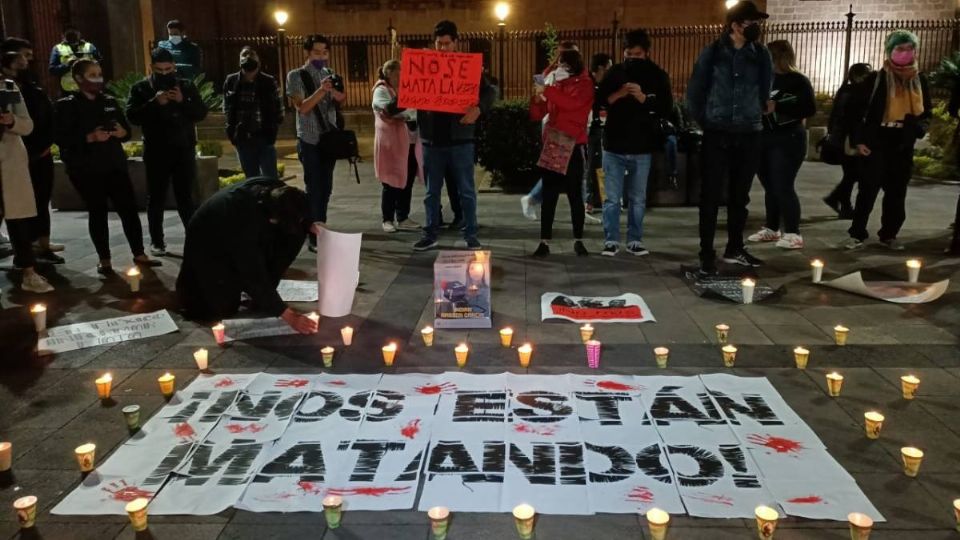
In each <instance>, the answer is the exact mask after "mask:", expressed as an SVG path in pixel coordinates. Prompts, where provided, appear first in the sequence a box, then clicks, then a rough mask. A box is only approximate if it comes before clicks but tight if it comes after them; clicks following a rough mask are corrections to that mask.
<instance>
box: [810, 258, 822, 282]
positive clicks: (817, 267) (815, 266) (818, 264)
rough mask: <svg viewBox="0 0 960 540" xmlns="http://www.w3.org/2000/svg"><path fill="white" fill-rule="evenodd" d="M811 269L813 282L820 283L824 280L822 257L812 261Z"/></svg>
mask: <svg viewBox="0 0 960 540" xmlns="http://www.w3.org/2000/svg"><path fill="white" fill-rule="evenodd" d="M810 271H811V273H812V274H813V282H814V283H820V281H821V280H823V261H821V260H820V259H814V260H812V261H810Z"/></svg>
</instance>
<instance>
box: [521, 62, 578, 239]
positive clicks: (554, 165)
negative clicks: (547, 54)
mask: <svg viewBox="0 0 960 540" xmlns="http://www.w3.org/2000/svg"><path fill="white" fill-rule="evenodd" d="M558 64H559V67H558V68H557V69H556V71H554V72H553V73H554V77H553V80H554V82H553V84H549V85H547V86H545V87H544V88H543V93H542V94H538V95H536V96H534V98H533V103H532V104H531V107H530V114H531V117H532V119H533V120H540V119H542V118H543V117H544V116H547V115H549V117H548V120H547V125H546V127H544V129H543V151H542V153H541V155H540V162H539V164H540V167H541V169H542V170H543V206H542V208H541V215H540V245H539V246H538V247H537V250H536V251H535V252H534V253H533V255H534V256H535V257H546V256H547V255H549V254H550V246H549V243H550V240H551V239H552V238H553V218H554V214H555V213H556V210H557V200H558V199H559V198H560V193H562V192H566V194H567V200H568V201H569V202H570V217H571V220H572V221H573V238H574V243H573V249H574V251H575V252H576V254H577V255H580V256H585V255H586V254H587V249H586V248H585V247H584V245H583V214H584V208H583V187H582V183H583V166H584V145H586V143H587V119H588V117H589V115H590V110H591V109H592V108H593V79H591V78H590V73H588V72H587V70H586V68H585V66H584V64H583V57H582V56H581V55H580V53H579V52H578V51H576V50H565V51H563V52H561V53H560V58H559V61H558Z"/></svg>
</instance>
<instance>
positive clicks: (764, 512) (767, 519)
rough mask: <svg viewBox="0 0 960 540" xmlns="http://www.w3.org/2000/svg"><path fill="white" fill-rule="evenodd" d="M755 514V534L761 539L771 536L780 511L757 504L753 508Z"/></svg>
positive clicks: (775, 527) (775, 528)
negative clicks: (754, 508)
mask: <svg viewBox="0 0 960 540" xmlns="http://www.w3.org/2000/svg"><path fill="white" fill-rule="evenodd" d="M754 515H756V516H757V536H758V537H759V538H761V540H763V539H769V538H773V532H774V531H775V530H777V520H778V519H780V513H779V512H777V511H776V510H774V509H773V508H770V507H769V506H758V507H757V508H756V510H754Z"/></svg>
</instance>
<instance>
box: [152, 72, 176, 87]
mask: <svg viewBox="0 0 960 540" xmlns="http://www.w3.org/2000/svg"><path fill="white" fill-rule="evenodd" d="M176 85H177V76H176V75H175V74H173V73H154V74H153V86H154V87H155V88H156V89H157V90H173V87H175V86H176Z"/></svg>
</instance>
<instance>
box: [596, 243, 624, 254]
mask: <svg viewBox="0 0 960 540" xmlns="http://www.w3.org/2000/svg"><path fill="white" fill-rule="evenodd" d="M618 251H620V246H618V245H616V244H612V243H606V244H604V245H603V251H601V252H600V254H601V255H603V256H604V257H613V256H614V255H616V254H617V252H618Z"/></svg>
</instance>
